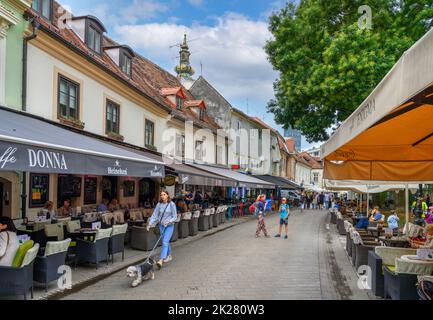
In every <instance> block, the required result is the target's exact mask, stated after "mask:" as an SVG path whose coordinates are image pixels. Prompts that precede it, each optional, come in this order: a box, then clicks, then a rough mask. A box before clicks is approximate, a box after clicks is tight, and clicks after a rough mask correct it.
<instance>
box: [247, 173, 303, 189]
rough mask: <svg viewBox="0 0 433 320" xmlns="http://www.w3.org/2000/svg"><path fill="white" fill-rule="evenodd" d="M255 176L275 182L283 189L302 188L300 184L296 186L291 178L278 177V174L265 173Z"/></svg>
mask: <svg viewBox="0 0 433 320" xmlns="http://www.w3.org/2000/svg"><path fill="white" fill-rule="evenodd" d="M254 177H257V178H259V179H261V180H264V181H267V182H270V183H273V184H275V185H276V186H277V187H279V188H281V189H291V190H294V189H300V187H299V186H296V185H295V184H294V183H293V182H291V181H290V180H288V179H285V178H283V177H277V176H271V175H263V176H259V175H257V176H254Z"/></svg>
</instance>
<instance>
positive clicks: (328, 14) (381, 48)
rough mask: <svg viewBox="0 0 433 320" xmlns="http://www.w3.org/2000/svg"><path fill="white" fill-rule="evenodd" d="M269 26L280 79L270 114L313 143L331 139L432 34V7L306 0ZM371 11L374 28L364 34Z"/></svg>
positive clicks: (395, 1) (387, 0) (399, 1)
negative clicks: (362, 22)
mask: <svg viewBox="0 0 433 320" xmlns="http://www.w3.org/2000/svg"><path fill="white" fill-rule="evenodd" d="M296 2H299V3H298V4H297V5H296V4H295V3H294V2H289V3H287V5H286V7H285V8H284V9H282V10H281V11H279V12H277V13H274V14H273V15H272V16H271V17H270V20H269V30H270V31H271V33H272V35H273V39H272V40H270V41H268V43H267V44H266V52H267V54H268V58H269V61H270V62H271V63H272V65H273V66H274V68H275V69H276V70H278V71H279V73H280V77H279V79H278V80H276V81H275V83H274V91H275V99H274V100H272V101H270V102H269V104H268V110H269V111H270V112H272V113H274V115H275V119H276V122H277V123H279V124H282V125H284V126H288V125H291V126H292V127H294V128H295V129H299V130H301V131H302V133H303V134H304V135H305V136H306V138H307V140H308V141H309V142H313V141H324V140H326V139H328V138H329V135H328V133H327V131H329V130H328V129H329V128H332V127H333V128H335V127H336V126H338V125H339V124H340V123H341V122H342V121H344V120H345V119H346V118H347V117H348V116H349V115H350V114H351V113H352V112H353V111H354V110H355V109H356V108H357V107H358V106H359V105H360V104H361V103H362V101H363V100H364V99H365V98H366V97H367V96H368V95H369V94H370V92H371V91H372V90H373V89H374V88H375V86H376V85H377V84H378V83H379V82H380V80H381V79H382V78H383V77H384V76H385V75H386V73H387V72H388V71H389V70H390V69H391V67H392V66H393V65H394V64H395V63H396V62H397V60H398V59H399V58H400V56H401V55H402V54H403V53H404V51H405V50H407V49H408V48H409V47H410V46H411V45H412V44H413V43H415V41H417V40H418V39H419V38H420V37H422V36H423V34H424V33H425V32H426V31H428V30H429V29H430V27H431V26H432V18H433V0H420V1H413V0H407V1H405V0H371V1H369V0H300V1H296ZM362 5H368V6H369V7H370V8H371V11H372V28H371V29H367V28H364V29H362V28H359V26H358V20H359V19H360V18H361V16H362V13H358V8H359V7H360V6H362Z"/></svg>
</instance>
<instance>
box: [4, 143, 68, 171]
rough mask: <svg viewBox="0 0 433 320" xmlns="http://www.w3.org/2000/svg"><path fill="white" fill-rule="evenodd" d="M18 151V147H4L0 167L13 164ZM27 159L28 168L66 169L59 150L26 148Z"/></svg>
mask: <svg viewBox="0 0 433 320" xmlns="http://www.w3.org/2000/svg"><path fill="white" fill-rule="evenodd" d="M18 151H19V149H18V147H8V148H6V150H5V151H4V152H3V154H2V155H1V156H0V168H1V169H4V168H5V167H6V166H8V165H12V164H15V163H16V162H17V156H18ZM27 160H28V167H29V168H30V169H38V168H39V169H53V170H56V169H58V170H62V171H67V170H68V165H67V163H66V158H65V155H64V154H63V153H61V152H54V151H48V150H41V149H31V148H27Z"/></svg>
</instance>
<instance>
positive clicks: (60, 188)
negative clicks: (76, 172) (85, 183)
mask: <svg viewBox="0 0 433 320" xmlns="http://www.w3.org/2000/svg"><path fill="white" fill-rule="evenodd" d="M81 180H82V179H81V177H76V176H73V175H59V176H58V179H57V181H58V183H57V198H58V206H62V205H63V201H64V200H67V199H69V200H70V199H71V198H78V197H80V196H81Z"/></svg>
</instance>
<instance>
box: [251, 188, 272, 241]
mask: <svg viewBox="0 0 433 320" xmlns="http://www.w3.org/2000/svg"><path fill="white" fill-rule="evenodd" d="M265 198H266V196H265V195H260V196H259V197H258V198H257V201H256V203H255V204H254V206H255V207H256V216H257V230H256V238H258V237H260V233H261V232H262V231H263V234H264V235H265V237H266V238H269V235H268V232H267V231H266V224H265Z"/></svg>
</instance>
